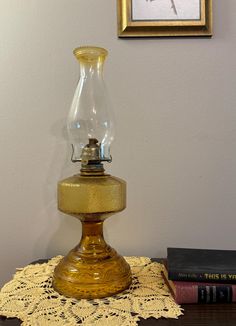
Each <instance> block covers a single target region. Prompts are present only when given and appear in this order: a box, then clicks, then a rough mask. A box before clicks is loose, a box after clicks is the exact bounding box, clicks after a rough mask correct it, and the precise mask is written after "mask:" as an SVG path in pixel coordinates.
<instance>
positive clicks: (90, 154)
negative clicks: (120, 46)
mask: <svg viewBox="0 0 236 326" xmlns="http://www.w3.org/2000/svg"><path fill="white" fill-rule="evenodd" d="M107 54H108V52H107V50H105V49H103V48H99V47H89V46H86V47H79V48H76V49H75V50H74V55H75V57H76V58H77V59H78V61H79V63H80V79H79V82H78V85H77V88H76V91H75V94H74V98H73V101H72V105H71V109H70V112H69V115H68V120H67V130H68V134H69V140H70V142H71V144H72V150H73V152H72V161H73V162H82V164H93V163H98V162H100V163H101V162H103V161H108V162H111V155H110V145H111V143H112V141H113V139H114V123H113V119H112V111H111V105H110V101H109V96H108V93H107V90H106V86H105V83H104V79H103V64H104V61H105V59H106V56H107Z"/></svg>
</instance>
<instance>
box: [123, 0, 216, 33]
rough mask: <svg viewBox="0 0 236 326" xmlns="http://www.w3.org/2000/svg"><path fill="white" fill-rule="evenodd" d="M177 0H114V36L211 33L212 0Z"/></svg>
mask: <svg viewBox="0 0 236 326" xmlns="http://www.w3.org/2000/svg"><path fill="white" fill-rule="evenodd" d="M167 1H169V7H166V6H167ZM181 1H182V2H180V0H117V6H118V8H117V11H118V36H119V37H175V36H208V37H210V36H212V0H191V1H192V2H190V0H181ZM176 3H177V4H178V6H179V7H181V6H182V8H180V10H179V13H178V11H177V10H178V7H177V6H176V5H175V4H176ZM164 5H165V8H164ZM191 5H192V8H191ZM158 6H159V9H158ZM161 6H162V7H161ZM184 6H185V7H184ZM197 8H198V9H197ZM167 9H168V11H167ZM158 10H159V11H158Z"/></svg>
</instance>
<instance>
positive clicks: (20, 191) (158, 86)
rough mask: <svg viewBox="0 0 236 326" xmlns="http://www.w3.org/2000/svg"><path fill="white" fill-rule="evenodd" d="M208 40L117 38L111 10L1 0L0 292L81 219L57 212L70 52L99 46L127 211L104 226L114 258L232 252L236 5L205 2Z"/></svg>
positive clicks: (64, 167) (101, 5)
mask: <svg viewBox="0 0 236 326" xmlns="http://www.w3.org/2000/svg"><path fill="white" fill-rule="evenodd" d="M213 5H214V37H213V38H212V39H204V38H186V39H184V38H178V39H177V38H172V39H157V38H156V39H132V40H127V39H118V38H117V28H116V20H117V18H116V2H115V1H113V0H99V1H95V0H27V1H23V0H0V150H1V160H0V181H1V187H0V282H1V283H4V282H5V281H7V280H8V279H10V278H11V276H12V274H13V273H14V270H15V268H16V267H21V266H24V265H25V264H27V263H29V262H31V261H33V260H36V259H39V258H46V257H52V256H54V255H57V254H65V253H66V252H67V251H68V250H69V249H71V248H72V247H73V246H74V245H76V244H77V242H78V241H79V239H80V232H81V228H80V223H79V221H77V220H76V219H75V218H73V217H70V216H66V215H63V214H61V213H59V212H58V211H57V203H56V184H57V181H58V180H59V179H61V178H63V177H65V176H69V175H71V174H73V173H74V172H75V171H77V170H78V167H76V166H74V165H73V164H71V162H70V147H69V145H67V143H66V136H65V119H66V116H67V113H68V110H69V107H70V104H71V100H72V96H73V93H74V90H75V86H76V82H77V80H78V76H79V67H78V63H77V62H76V60H75V59H74V57H73V55H72V50H73V49H74V48H75V47H77V46H80V45H86V44H89V45H98V46H103V47H105V48H107V49H108V50H109V58H108V60H107V63H106V67H105V78H106V81H107V84H108V87H109V91H110V95H111V98H112V102H113V107H114V111H115V114H116V122H117V130H116V140H115V142H114V144H113V147H112V155H113V163H112V164H111V165H110V166H109V167H108V170H109V172H110V173H112V174H113V175H116V176H119V177H122V178H124V179H125V180H126V181H127V183H128V207H127V209H126V210H125V211H123V212H122V213H120V214H118V215H116V216H113V217H111V218H110V219H108V220H107V222H106V223H105V236H106V239H107V240H108V242H109V243H110V244H111V245H112V246H114V247H115V248H116V249H117V250H118V251H119V252H120V253H121V254H124V255H146V256H150V257H155V256H165V255H166V248H167V247H168V246H181V247H195V248H222V249H236V240H235V229H236V218H235V215H236V110H235V102H236V95H235V92H236V87H235V86H236V59H235V58H236V56H235V53H236V24H235V19H236V1H235V0H214V1H213Z"/></svg>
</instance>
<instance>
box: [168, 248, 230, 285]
mask: <svg viewBox="0 0 236 326" xmlns="http://www.w3.org/2000/svg"><path fill="white" fill-rule="evenodd" d="M167 264H168V279H169V280H172V281H192V282H207V283H211V282H212V283H229V284H236V251H235V250H214V249H186V248H167Z"/></svg>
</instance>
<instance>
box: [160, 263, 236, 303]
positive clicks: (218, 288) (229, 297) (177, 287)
mask: <svg viewBox="0 0 236 326" xmlns="http://www.w3.org/2000/svg"><path fill="white" fill-rule="evenodd" d="M163 278H164V280H165V283H166V285H167V286H168V288H169V290H170V292H171V294H172V296H173V297H174V299H175V301H176V303H178V304H188V303H202V304H206V303H209V304H210V303H231V302H236V285H233V284H219V283H203V282H182V281H172V280H169V279H168V271H167V267H166V265H164V270H163Z"/></svg>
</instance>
